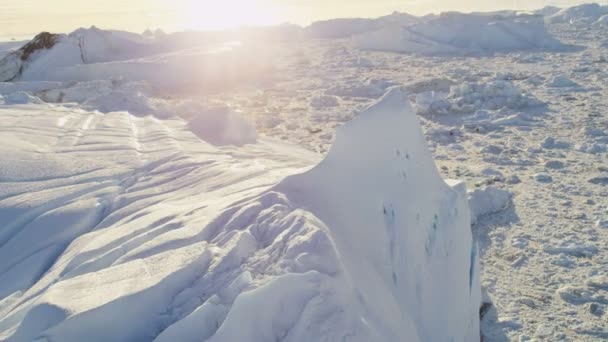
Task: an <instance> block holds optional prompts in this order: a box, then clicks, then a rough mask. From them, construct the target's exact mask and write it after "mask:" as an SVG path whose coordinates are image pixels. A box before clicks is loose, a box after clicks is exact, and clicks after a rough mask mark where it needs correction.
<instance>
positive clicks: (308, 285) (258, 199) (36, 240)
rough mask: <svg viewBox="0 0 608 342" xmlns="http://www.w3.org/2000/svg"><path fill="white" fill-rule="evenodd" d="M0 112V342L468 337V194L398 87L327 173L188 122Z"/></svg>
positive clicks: (312, 159) (472, 295) (294, 151)
mask: <svg viewBox="0 0 608 342" xmlns="http://www.w3.org/2000/svg"><path fill="white" fill-rule="evenodd" d="M0 115H1V116H2V118H3V120H1V121H0V124H1V125H3V130H2V133H1V134H0V142H2V144H0V153H2V155H3V158H2V159H1V160H0V170H1V171H2V174H3V177H2V182H3V183H2V187H0V217H2V222H3V227H4V228H3V230H2V231H1V232H0V340H3V341H14V342H18V341H32V340H45V339H46V340H55V341H82V340H87V341H134V340H140V341H226V342H228V341H231V342H232V341H274V340H285V341H322V340H326V341H340V340H344V339H348V340H350V341H446V340H455V341H478V340H479V322H478V321H479V316H478V315H479V312H478V310H479V304H480V285H479V268H478V260H477V249H476V246H475V244H474V243H473V241H472V236H471V228H470V214H469V209H468V204H467V198H466V191H465V187H464V185H463V184H462V183H458V182H449V183H445V182H444V181H443V180H442V179H441V178H440V176H439V174H438V172H437V171H436V169H435V165H434V163H433V160H432V157H431V155H430V153H429V152H428V151H427V148H426V145H425V140H424V137H423V135H422V133H421V129H420V126H419V123H418V121H417V117H416V115H415V114H414V113H413V111H412V109H411V108H410V107H409V104H408V101H407V98H406V95H405V94H404V93H402V92H401V91H399V90H397V89H392V90H390V91H389V92H388V94H387V95H385V96H384V97H383V98H382V99H381V100H380V102H379V103H378V104H376V105H374V106H372V107H371V108H369V109H368V110H367V111H365V112H364V113H362V114H360V115H359V116H358V117H357V118H356V119H354V120H353V121H352V122H350V123H348V124H346V125H345V126H343V127H342V128H341V129H340V130H339V132H338V135H337V139H336V142H335V144H334V146H333V147H332V149H331V151H330V152H329V154H328V156H327V157H326V158H325V160H323V161H322V162H320V163H318V156H316V155H313V154H310V153H309V152H306V151H304V150H300V149H299V148H297V147H293V146H290V145H285V144H284V143H280V142H276V141H272V140H266V139H261V140H258V142H257V143H256V144H251V145H245V146H242V147H238V148H237V147H217V146H214V145H211V144H207V143H205V142H204V141H201V140H200V139H198V137H196V136H195V135H194V134H192V133H191V132H190V131H189V130H188V127H187V124H185V123H184V122H182V121H180V120H163V121H159V120H156V119H155V118H152V117H144V118H138V117H133V116H131V115H129V114H127V113H125V112H111V113H108V114H100V113H89V112H86V111H83V110H81V109H78V110H70V109H67V108H61V107H57V108H53V109H52V110H50V109H49V107H46V106H41V105H22V106H10V107H8V106H4V107H0ZM316 163H318V165H317V166H315V167H313V168H312V169H309V168H310V166H311V165H314V164H316ZM307 169H308V171H304V173H302V171H303V170H307ZM290 175H291V176H290ZM108 327H111V328H108Z"/></svg>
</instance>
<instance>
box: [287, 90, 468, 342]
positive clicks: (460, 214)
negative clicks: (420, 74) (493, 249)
mask: <svg viewBox="0 0 608 342" xmlns="http://www.w3.org/2000/svg"><path fill="white" fill-rule="evenodd" d="M379 165H382V167H379ZM278 189H280V190H281V191H282V192H284V193H286V194H287V196H288V198H289V199H290V200H291V201H293V202H294V203H296V205H297V206H299V207H302V208H306V209H307V210H308V211H310V212H311V213H313V214H314V215H315V216H316V217H318V218H319V219H320V220H321V221H322V222H323V223H324V225H325V226H326V227H327V228H326V229H328V231H329V232H330V235H331V237H332V241H333V243H334V244H335V246H336V249H337V251H338V254H339V256H340V258H341V264H343V265H344V268H345V270H344V273H343V274H342V277H343V279H342V281H344V282H346V284H345V285H344V287H345V288H349V289H353V290H354V291H355V293H356V296H358V297H359V300H357V301H356V302H357V304H356V307H358V310H362V312H365V313H364V314H363V313H362V317H363V318H364V320H365V321H366V322H367V324H368V329H370V330H371V331H370V332H369V333H370V335H369V337H368V340H374V341H398V340H407V341H442V340H450V339H454V340H465V341H474V340H477V339H478V338H479V331H478V329H479V328H478V308H479V304H480V289H479V284H478V279H477V277H478V269H477V265H476V264H477V261H476V258H477V257H476V255H477V252H476V249H477V247H476V246H475V245H474V244H473V242H472V236H471V230H470V217H469V214H468V205H467V201H466V193H465V187H464V184H463V183H459V182H452V183H449V184H446V183H445V182H444V181H443V180H442V179H441V177H440V176H439V174H438V172H437V170H436V168H435V165H434V162H433V159H432V156H431V154H430V153H429V152H428V149H427V147H426V143H425V139H424V136H423V134H422V132H421V130H420V124H419V122H418V119H417V117H416V116H415V115H414V113H413V110H412V109H411V107H410V105H409V101H408V100H407V96H406V95H405V94H404V93H403V92H401V91H400V90H398V89H395V88H393V89H391V90H389V92H388V93H387V94H386V95H385V96H384V97H383V98H382V99H381V100H380V102H379V103H378V104H376V105H374V106H372V107H370V108H369V109H368V110H367V111H365V112H363V113H361V114H359V115H358V116H357V117H356V118H355V119H354V120H352V121H351V122H349V123H348V124H346V125H345V126H343V127H341V128H339V129H338V131H337V133H336V140H335V142H334V144H333V146H332V147H331V149H330V151H329V152H328V154H327V156H326V158H325V159H324V160H323V161H322V162H321V163H320V164H319V165H317V166H316V167H315V168H313V169H312V170H310V171H308V172H307V173H304V174H301V175H296V176H291V177H289V178H287V179H286V180H285V181H284V182H283V183H282V184H280V185H279V187H278ZM423 270H424V271H423ZM448 279H449V280H448ZM448 284H449V285H448ZM372 333H373V334H372Z"/></svg>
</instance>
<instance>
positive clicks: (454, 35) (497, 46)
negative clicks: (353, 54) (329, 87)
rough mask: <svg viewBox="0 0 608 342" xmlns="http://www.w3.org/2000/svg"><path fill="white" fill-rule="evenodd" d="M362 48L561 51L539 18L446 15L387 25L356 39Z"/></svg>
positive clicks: (455, 51) (445, 51)
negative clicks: (406, 24)
mask: <svg viewBox="0 0 608 342" xmlns="http://www.w3.org/2000/svg"><path fill="white" fill-rule="evenodd" d="M353 44H354V45H355V47H357V48H359V49H365V50H379V51H394V52H403V53H415V54H421V55H471V54H487V53H500V52H503V53H504V52H511V51H521V50H561V49H564V48H565V46H564V45H563V44H562V43H560V42H559V41H558V40H557V39H556V38H554V37H553V36H552V35H551V34H550V33H548V32H547V30H546V28H545V25H544V21H543V18H542V17H540V16H535V15H510V16H503V15H495V16H491V15H484V14H463V13H444V14H442V15H440V16H438V17H436V18H432V19H430V20H425V21H422V22H420V23H417V24H414V25H411V26H401V25H386V26H384V27H383V28H381V29H378V30H376V31H371V32H366V33H362V34H360V35H355V36H353Z"/></svg>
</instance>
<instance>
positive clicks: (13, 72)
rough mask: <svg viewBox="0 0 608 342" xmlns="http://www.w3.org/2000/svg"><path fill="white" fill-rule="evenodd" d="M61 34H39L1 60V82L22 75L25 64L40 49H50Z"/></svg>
mask: <svg viewBox="0 0 608 342" xmlns="http://www.w3.org/2000/svg"><path fill="white" fill-rule="evenodd" d="M59 37H60V35H58V34H53V33H49V32H42V33H40V34H38V35H37V36H36V37H34V39H32V40H31V41H30V42H28V43H27V44H25V45H23V46H22V47H21V48H19V49H18V50H15V51H13V52H11V53H9V54H8V55H6V56H5V57H4V58H2V59H1V60H0V82H9V81H12V80H14V79H15V78H17V77H18V76H19V75H21V72H22V71H23V64H24V63H26V62H27V61H28V60H29V59H30V57H31V56H32V55H33V54H34V53H36V52H37V51H40V50H46V49H50V48H52V47H53V46H55V44H57V42H58V41H59Z"/></svg>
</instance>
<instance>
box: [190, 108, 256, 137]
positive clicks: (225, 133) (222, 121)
mask: <svg viewBox="0 0 608 342" xmlns="http://www.w3.org/2000/svg"><path fill="white" fill-rule="evenodd" d="M188 128H189V129H190V130H191V131H192V132H193V133H194V134H196V135H197V136H198V137H199V138H201V139H203V140H205V141H206V142H208V143H210V144H213V145H237V146H240V145H244V144H254V143H255V142H256V131H255V126H253V124H251V123H250V122H249V121H247V120H246V119H245V118H243V117H242V116H241V115H239V114H238V113H235V112H234V111H233V110H231V109H230V108H226V107H223V108H222V107H220V108H210V109H207V110H205V111H203V112H200V113H198V114H196V115H195V116H194V117H192V118H191V119H190V121H189V122H188Z"/></svg>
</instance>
